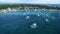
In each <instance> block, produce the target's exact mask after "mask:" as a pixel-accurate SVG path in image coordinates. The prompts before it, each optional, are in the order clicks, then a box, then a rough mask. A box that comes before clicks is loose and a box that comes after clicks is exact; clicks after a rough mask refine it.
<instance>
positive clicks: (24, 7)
mask: <svg viewBox="0 0 60 34" xmlns="http://www.w3.org/2000/svg"><path fill="white" fill-rule="evenodd" d="M17 10H60V7H57V6H47V5H37V4H1V5H0V11H17Z"/></svg>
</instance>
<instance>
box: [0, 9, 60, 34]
mask: <svg viewBox="0 0 60 34" xmlns="http://www.w3.org/2000/svg"><path fill="white" fill-rule="evenodd" d="M38 14H39V16H37V15H38ZM27 16H29V17H30V18H29V19H26V17H27ZM46 19H48V21H46ZM33 23H36V24H37V27H36V28H32V29H31V27H30V25H32V24H33ZM0 34H60V12H57V11H54V12H53V11H33V10H32V11H17V12H5V13H0Z"/></svg>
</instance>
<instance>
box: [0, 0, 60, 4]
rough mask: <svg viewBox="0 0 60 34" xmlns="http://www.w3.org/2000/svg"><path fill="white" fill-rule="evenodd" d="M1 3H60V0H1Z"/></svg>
mask: <svg viewBox="0 0 60 34" xmlns="http://www.w3.org/2000/svg"><path fill="white" fill-rule="evenodd" d="M0 3H27V4H29V3H30V4H60V0H0Z"/></svg>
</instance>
